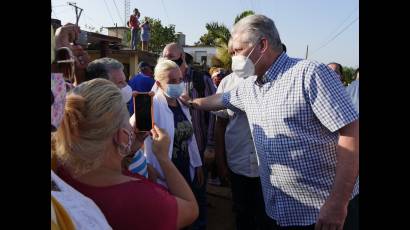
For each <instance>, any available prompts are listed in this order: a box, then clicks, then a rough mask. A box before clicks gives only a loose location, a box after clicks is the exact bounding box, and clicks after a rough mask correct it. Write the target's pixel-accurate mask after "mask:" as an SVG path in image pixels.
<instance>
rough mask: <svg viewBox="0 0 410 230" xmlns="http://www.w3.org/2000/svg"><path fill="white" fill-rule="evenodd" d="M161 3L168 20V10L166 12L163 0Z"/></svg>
mask: <svg viewBox="0 0 410 230" xmlns="http://www.w3.org/2000/svg"><path fill="white" fill-rule="evenodd" d="M161 4H162V7H163V8H164V12H165V16H167V20H168V22H169V16H168V12H167V9H166V8H165V4H164V1H163V0H161Z"/></svg>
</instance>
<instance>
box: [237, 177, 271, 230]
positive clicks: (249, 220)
mask: <svg viewBox="0 0 410 230" xmlns="http://www.w3.org/2000/svg"><path fill="white" fill-rule="evenodd" d="M230 174H231V189H232V198H233V205H234V212H235V213H236V229H237V230H248V229H252V230H265V229H269V230H272V229H275V228H274V227H275V224H274V221H273V220H272V219H271V218H269V216H268V215H267V214H266V211H265V203H264V201H263V194H262V188H261V181H260V178H259V177H255V178H252V177H246V176H241V175H238V174H235V173H234V172H232V171H230Z"/></svg>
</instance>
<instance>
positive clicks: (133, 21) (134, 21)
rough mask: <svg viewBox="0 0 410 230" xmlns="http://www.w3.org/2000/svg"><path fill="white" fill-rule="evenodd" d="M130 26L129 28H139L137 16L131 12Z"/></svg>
mask: <svg viewBox="0 0 410 230" xmlns="http://www.w3.org/2000/svg"><path fill="white" fill-rule="evenodd" d="M130 26H131V28H133V29H137V30H138V29H139V28H140V27H139V22H138V18H137V16H135V15H133V14H131V17H130Z"/></svg>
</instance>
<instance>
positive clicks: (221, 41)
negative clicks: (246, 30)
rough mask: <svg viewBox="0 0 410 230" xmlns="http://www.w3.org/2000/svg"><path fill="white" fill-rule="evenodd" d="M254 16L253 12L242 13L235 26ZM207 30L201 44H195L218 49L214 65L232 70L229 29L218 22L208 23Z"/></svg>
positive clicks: (238, 16)
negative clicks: (240, 21)
mask: <svg viewBox="0 0 410 230" xmlns="http://www.w3.org/2000/svg"><path fill="white" fill-rule="evenodd" d="M252 14H255V13H254V12H253V11H251V10H246V11H244V12H242V13H241V14H239V15H237V16H236V18H235V20H234V24H235V23H237V22H238V21H239V20H241V19H242V18H244V17H246V16H248V15H252ZM205 28H206V29H207V33H206V34H204V35H202V36H201V37H200V38H199V42H197V43H195V45H208V46H215V47H217V50H216V55H215V57H214V58H212V59H211V63H212V65H213V66H217V67H222V68H225V69H227V70H230V69H231V63H232V60H231V57H230V55H229V53H228V41H229V38H230V37H231V34H230V31H229V29H228V28H227V27H226V26H225V25H224V24H219V23H218V22H210V23H206V25H205Z"/></svg>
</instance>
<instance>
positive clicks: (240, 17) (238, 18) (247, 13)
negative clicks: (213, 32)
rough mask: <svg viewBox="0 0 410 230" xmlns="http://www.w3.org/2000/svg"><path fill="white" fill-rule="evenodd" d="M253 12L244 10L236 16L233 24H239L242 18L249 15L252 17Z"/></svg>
mask: <svg viewBox="0 0 410 230" xmlns="http://www.w3.org/2000/svg"><path fill="white" fill-rule="evenodd" d="M254 14H255V12H253V11H252V10H245V11H244V12H242V13H241V14H239V15H238V16H236V18H235V23H234V24H236V23H237V22H239V20H241V19H242V18H244V17H246V16H249V15H254Z"/></svg>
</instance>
